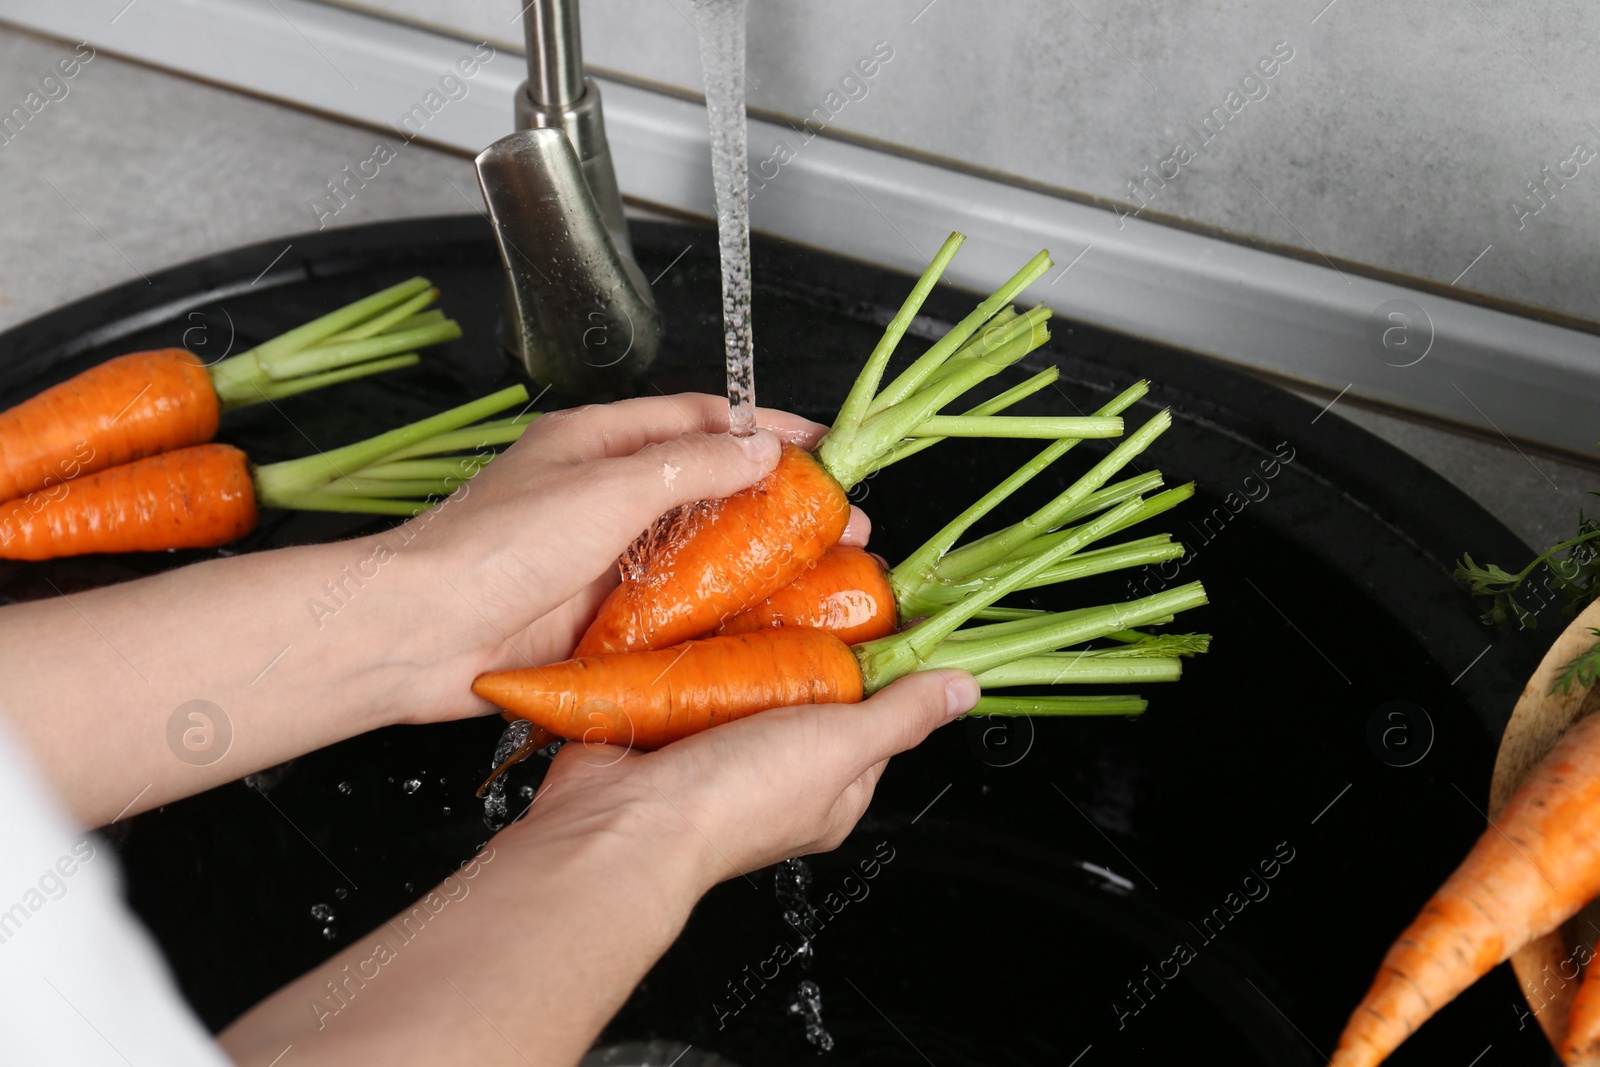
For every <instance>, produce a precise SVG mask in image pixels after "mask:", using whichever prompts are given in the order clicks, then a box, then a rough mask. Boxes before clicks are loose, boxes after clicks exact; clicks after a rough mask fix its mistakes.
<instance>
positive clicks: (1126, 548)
mask: <svg viewBox="0 0 1600 1067" xmlns="http://www.w3.org/2000/svg"><path fill="white" fill-rule="evenodd" d="M1183 554H1184V548H1183V546H1182V545H1181V544H1178V543H1176V542H1174V541H1172V540H1171V538H1170V536H1169V535H1167V534H1158V535H1157V536H1155V537H1147V538H1143V539H1141V540H1139V541H1131V542H1129V543H1127V544H1124V545H1112V546H1109V547H1107V548H1099V549H1095V550H1093V551H1091V552H1079V553H1077V554H1076V555H1074V556H1071V557H1070V558H1068V559H1067V560H1065V561H1064V562H1062V563H1060V564H1057V565H1056V566H1054V567H1051V568H1049V569H1048V570H1045V571H1042V572H1041V573H1039V574H1037V575H1035V576H1034V577H1033V579H1031V580H1030V581H1029V582H1028V584H1027V585H1026V586H1024V587H1023V588H1025V589H1037V588H1039V587H1041V586H1046V585H1056V584H1059V583H1061V582H1070V581H1073V580H1075V579H1078V578H1088V577H1092V576H1094V575H1096V574H1107V573H1110V572H1111V571H1117V570H1126V569H1127V568H1129V567H1145V566H1149V565H1151V564H1153V563H1162V562H1164V561H1166V560H1169V559H1178V558H1181V557H1182V556H1183ZM1002 566H1004V565H1002ZM1004 574H1005V570H995V569H994V568H991V571H989V572H984V573H982V574H978V575H975V576H973V577H970V578H967V579H965V580H963V581H959V582H947V581H939V580H936V579H935V580H930V581H928V582H925V583H923V584H922V585H920V586H918V587H917V588H916V589H915V590H914V591H911V592H909V593H908V594H907V596H906V599H905V600H904V601H901V602H900V603H899V608H900V617H901V618H905V619H915V618H918V617H920V616H923V615H928V614H931V613H932V612H935V611H937V610H939V609H940V608H943V607H946V606H948V605H950V604H954V603H956V602H957V601H959V600H960V599H962V598H963V597H965V596H966V595H968V594H969V593H972V592H974V591H976V590H978V589H981V588H982V587H983V585H984V583H986V582H992V581H994V580H996V579H997V578H1000V577H1003V576H1004Z"/></svg>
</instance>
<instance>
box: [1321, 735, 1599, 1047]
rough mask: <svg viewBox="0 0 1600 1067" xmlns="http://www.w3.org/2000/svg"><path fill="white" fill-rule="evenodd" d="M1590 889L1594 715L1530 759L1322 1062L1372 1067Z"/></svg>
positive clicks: (1593, 883)
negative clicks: (1528, 770) (1534, 761)
mask: <svg viewBox="0 0 1600 1067" xmlns="http://www.w3.org/2000/svg"><path fill="white" fill-rule="evenodd" d="M1597 894H1600V715H1594V716H1590V717H1589V718H1587V719H1585V720H1583V721H1582V722H1580V723H1578V724H1577V725H1576V726H1574V727H1573V728H1572V729H1571V730H1569V731H1567V734H1566V735H1565V736H1564V737H1563V738H1562V739H1561V741H1560V742H1558V743H1557V745H1556V746H1555V748H1553V749H1551V750H1550V752H1549V754H1548V755H1546V756H1545V758H1544V759H1543V760H1542V761H1541V762H1540V763H1539V765H1538V766H1537V767H1535V768H1534V770H1533V773H1532V774H1531V775H1529V777H1528V780H1527V781H1525V782H1524V783H1523V784H1522V786H1521V787H1520V788H1518V789H1517V791H1516V792H1515V793H1514V794H1513V795H1512V797H1511V800H1510V801H1509V802H1508V803H1507V804H1506V808H1505V811H1504V812H1502V813H1501V815H1500V817H1499V819H1498V820H1497V821H1496V822H1495V823H1494V825H1492V826H1490V828H1489V829H1488V830H1486V831H1484V834H1483V836H1482V837H1480V838H1479V839H1478V843H1477V844H1476V845H1474V846H1473V849H1472V851H1471V853H1469V854H1468V856H1467V858H1466V860H1465V862H1463V863H1462V864H1461V866H1460V867H1458V868H1456V871H1455V873H1454V874H1452V875H1451V876H1450V878H1449V880H1448V881H1446V882H1445V884H1444V885H1443V886H1442V887H1441V888H1440V889H1439V891H1438V892H1436V893H1435V894H1434V895H1433V898H1432V899H1431V900H1429V901H1428V903H1427V905H1426V906H1425V907H1424V908H1423V909H1422V913H1421V914H1420V915H1418V916H1417V918H1416V919H1415V920H1414V921H1413V922H1412V924H1411V925H1410V926H1409V927H1407V928H1406V931H1405V933H1403V934H1401V935H1400V938H1399V940H1397V941H1396V942H1395V944H1394V947H1392V948H1391V949H1390V950H1389V953H1388V955H1387V956H1385V957H1384V960H1383V965H1382V967H1381V968H1380V969H1379V971H1378V977H1377V979H1376V980H1375V981H1374V982H1373V984H1372V988H1371V989H1370V990H1369V991H1368V992H1367V995H1366V997H1365V998H1364V999H1363V1000H1362V1002H1361V1004H1360V1006H1359V1007H1357V1008H1356V1010H1355V1014H1353V1015H1352V1016H1351V1017H1350V1022H1349V1023H1348V1024H1346V1026H1345V1031H1344V1034H1343V1036H1342V1037H1341V1038H1340V1039H1339V1047H1338V1049H1337V1050H1336V1051H1335V1052H1334V1054H1333V1060H1332V1067H1375V1065H1376V1064H1378V1063H1381V1062H1382V1061H1383V1059H1384V1057H1386V1056H1388V1055H1389V1053H1391V1052H1393V1051H1394V1049H1395V1048H1396V1047H1397V1046H1398V1045H1399V1044H1400V1043H1401V1042H1402V1041H1404V1040H1405V1039H1406V1038H1407V1037H1408V1036H1410V1035H1411V1033H1412V1032H1413V1031H1415V1030H1416V1029H1417V1027H1419V1026H1421V1025H1422V1024H1423V1022H1425V1021H1426V1020H1427V1019H1428V1018H1429V1017H1430V1016H1432V1015H1433V1013H1434V1012H1436V1011H1438V1010H1439V1009H1440V1008H1442V1007H1443V1006H1444V1005H1445V1004H1447V1003H1449V1002H1450V1001H1451V1000H1452V999H1454V998H1455V997H1456V995H1457V994H1459V993H1460V992H1461V991H1462V990H1464V989H1466V988H1467V987H1468V986H1469V985H1471V984H1472V983H1473V982H1475V981H1477V980H1478V979H1479V978H1480V977H1482V976H1483V975H1485V974H1487V973H1488V972H1489V971H1490V970H1491V969H1492V968H1494V967H1495V966H1496V965H1498V964H1499V963H1501V962H1502V961H1504V960H1506V959H1507V958H1509V957H1510V956H1511V954H1512V953H1513V952H1515V951H1517V949H1519V948H1521V947H1522V946H1524V945H1526V944H1527V943H1528V942H1530V941H1532V940H1533V939H1534V938H1536V937H1542V936H1543V935H1545V934H1547V933H1549V932H1550V931H1551V930H1554V929H1555V928H1556V927H1557V926H1559V925H1560V924H1561V923H1563V922H1565V921H1566V920H1567V919H1568V918H1570V917H1571V916H1572V915H1573V914H1575V913H1576V912H1577V911H1578V909H1579V908H1581V907H1583V905H1584V904H1585V903H1587V902H1588V901H1589V900H1591V899H1593V898H1594V897H1595V896H1596V895H1597Z"/></svg>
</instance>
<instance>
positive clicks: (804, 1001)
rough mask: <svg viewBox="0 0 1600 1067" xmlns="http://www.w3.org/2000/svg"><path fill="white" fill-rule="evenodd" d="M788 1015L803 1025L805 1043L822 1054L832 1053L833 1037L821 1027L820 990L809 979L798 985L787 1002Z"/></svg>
mask: <svg viewBox="0 0 1600 1067" xmlns="http://www.w3.org/2000/svg"><path fill="white" fill-rule="evenodd" d="M789 1014H790V1015H798V1016H800V1020H801V1021H802V1022H803V1023H805V1027H806V1040H807V1041H809V1042H810V1043H811V1044H813V1045H815V1046H816V1047H817V1048H818V1050H820V1051H822V1052H832V1051H833V1035H832V1034H830V1033H828V1031H827V1029H826V1028H825V1027H824V1026H823V1025H822V990H821V988H819V987H818V986H817V983H815V982H813V981H811V979H809V978H807V979H806V980H805V981H803V982H801V983H800V987H799V988H798V989H796V990H795V992H794V1000H792V1001H790V1002H789Z"/></svg>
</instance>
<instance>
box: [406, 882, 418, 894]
mask: <svg viewBox="0 0 1600 1067" xmlns="http://www.w3.org/2000/svg"><path fill="white" fill-rule="evenodd" d="M416 891H417V887H416V883H414V882H407V883H406V892H407V893H415V892H416Z"/></svg>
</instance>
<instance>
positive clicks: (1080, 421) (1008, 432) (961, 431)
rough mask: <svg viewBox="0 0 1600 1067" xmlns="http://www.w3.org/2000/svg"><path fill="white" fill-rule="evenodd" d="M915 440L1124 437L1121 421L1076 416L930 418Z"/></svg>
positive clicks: (915, 431)
mask: <svg viewBox="0 0 1600 1067" xmlns="http://www.w3.org/2000/svg"><path fill="white" fill-rule="evenodd" d="M909 436H911V437H1012V438H1018V437H1020V438H1048V439H1056V438H1062V437H1076V438H1079V439H1081V440H1087V439H1091V438H1105V437H1121V436H1122V420H1121V419H1095V418H1077V417H1075V416H1065V417H1062V416H1042V415H1035V416H1001V415H987V416H972V415H929V416H928V417H927V418H926V419H923V420H922V421H921V422H920V423H918V424H917V425H916V426H914V427H912V428H911V430H910V431H909Z"/></svg>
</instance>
